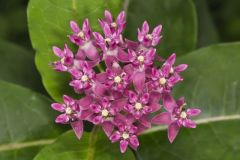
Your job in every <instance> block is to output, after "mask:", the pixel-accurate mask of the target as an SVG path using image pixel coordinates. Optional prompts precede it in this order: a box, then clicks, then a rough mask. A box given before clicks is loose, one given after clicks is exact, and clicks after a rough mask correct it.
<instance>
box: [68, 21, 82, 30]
mask: <svg viewBox="0 0 240 160" xmlns="http://www.w3.org/2000/svg"><path fill="white" fill-rule="evenodd" d="M70 27H71V28H72V31H73V32H75V33H79V32H80V29H79V27H78V24H77V23H76V22H75V21H70Z"/></svg>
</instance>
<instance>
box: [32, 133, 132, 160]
mask: <svg viewBox="0 0 240 160" xmlns="http://www.w3.org/2000/svg"><path fill="white" fill-rule="evenodd" d="M45 159H51V160H77V159H78V160H113V159H117V160H133V159H135V158H134V155H133V153H132V152H131V151H130V150H129V149H128V150H127V152H126V153H124V154H121V153H120V150H119V144H118V143H115V144H111V142H110V140H108V139H107V137H106V135H104V133H102V132H92V133H84V135H83V137H82V138H81V139H80V140H77V139H76V136H75V135H74V133H73V132H72V131H70V132H67V133H65V134H63V135H62V136H60V137H59V138H58V139H57V140H56V142H55V143H53V144H51V145H49V146H47V147H45V148H44V149H42V150H41V151H40V152H39V154H38V155H37V156H36V157H35V158H34V160H45Z"/></svg>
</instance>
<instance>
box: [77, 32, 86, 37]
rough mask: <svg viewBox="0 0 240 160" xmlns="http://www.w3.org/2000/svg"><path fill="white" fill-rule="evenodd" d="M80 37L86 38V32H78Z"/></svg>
mask: <svg viewBox="0 0 240 160" xmlns="http://www.w3.org/2000/svg"><path fill="white" fill-rule="evenodd" d="M78 37H81V38H82V39H84V38H85V34H84V33H83V31H80V32H79V33H78Z"/></svg>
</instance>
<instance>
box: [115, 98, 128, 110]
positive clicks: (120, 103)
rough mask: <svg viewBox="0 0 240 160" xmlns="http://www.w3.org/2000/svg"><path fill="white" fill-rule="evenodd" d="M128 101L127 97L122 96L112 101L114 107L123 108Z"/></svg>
mask: <svg viewBox="0 0 240 160" xmlns="http://www.w3.org/2000/svg"><path fill="white" fill-rule="evenodd" d="M126 103H127V98H121V99H119V100H114V101H113V102H112V107H113V108H116V109H117V110H121V109H122V108H123V107H124V106H125V105H126Z"/></svg>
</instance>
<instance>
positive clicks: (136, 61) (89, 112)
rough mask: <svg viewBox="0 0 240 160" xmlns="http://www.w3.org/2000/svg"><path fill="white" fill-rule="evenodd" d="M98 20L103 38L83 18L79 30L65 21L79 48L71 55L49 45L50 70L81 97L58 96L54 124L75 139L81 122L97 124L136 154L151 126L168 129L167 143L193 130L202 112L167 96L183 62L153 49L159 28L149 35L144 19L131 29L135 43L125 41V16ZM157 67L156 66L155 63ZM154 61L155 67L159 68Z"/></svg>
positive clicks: (107, 12)
mask: <svg viewBox="0 0 240 160" xmlns="http://www.w3.org/2000/svg"><path fill="white" fill-rule="evenodd" d="M104 15H105V18H104V19H99V23H100V26H101V28H102V30H103V34H101V33H99V32H92V29H91V27H90V23H89V21H88V19H85V20H84V21H83V25H82V28H80V27H79V26H78V24H77V23H76V22H75V21H71V22H70V28H71V30H72V34H71V35H68V37H69V39H70V41H71V42H72V43H73V44H75V45H76V47H78V50H77V52H76V53H73V52H72V51H71V49H70V48H69V47H68V46H67V45H66V44H65V45H64V48H63V49H60V48H58V47H56V46H54V47H53V52H54V54H55V55H56V56H57V57H59V58H60V59H59V60H58V61H55V62H53V63H52V64H53V66H54V67H53V68H54V69H55V70H56V71H59V72H67V73H69V74H70V75H71V77H72V78H71V80H69V86H71V87H72V88H73V90H74V91H75V92H76V93H77V94H81V95H82V98H81V99H73V98H71V97H69V96H67V95H63V101H64V103H53V104H52V108H53V109H54V110H57V111H59V112H61V114H60V115H59V116H58V117H57V118H56V123H61V124H70V125H71V126H72V128H73V130H74V132H75V134H76V136H77V137H78V138H79V139H80V138H81V136H82V134H83V131H84V128H83V121H89V122H91V123H93V124H94V125H96V126H101V127H102V129H103V131H104V132H105V133H106V136H107V137H108V138H109V140H110V141H111V142H112V143H115V142H118V141H119V143H120V151H121V152H122V153H124V152H125V151H126V149H127V147H128V146H129V147H131V148H132V149H134V150H137V148H138V146H139V145H140V142H139V141H138V136H139V135H140V134H141V133H142V132H144V131H145V130H147V129H149V128H151V127H152V124H154V125H162V124H165V125H168V139H169V141H170V142H171V143H172V142H173V140H174V139H175V138H176V136H177V134H178V133H179V130H180V128H181V127H187V128H195V127H196V124H195V123H194V121H192V120H191V119H190V118H191V117H192V116H197V115H199V114H200V112H201V110H200V109H196V108H192V109H191V108H190V109H187V108H186V103H185V100H184V98H180V99H179V100H177V101H175V100H174V98H173V97H172V95H171V92H172V90H173V88H174V86H175V85H176V84H177V83H179V82H181V81H183V78H182V77H181V75H180V74H181V72H183V71H184V70H185V69H186V68H187V65H186V64H180V65H174V63H175V60H176V54H175V53H173V54H171V55H170V56H169V57H168V58H167V59H166V60H164V59H163V58H161V57H160V56H159V55H158V53H157V50H156V48H154V47H156V46H157V45H158V44H159V42H160V40H161V38H162V35H161V31H162V26H161V25H158V26H156V27H155V28H154V29H153V31H152V33H151V32H150V31H149V25H148V23H147V21H144V22H143V25H142V26H141V28H139V29H138V30H136V36H137V39H138V41H137V42H135V41H131V40H128V39H125V38H124V37H123V35H122V32H123V31H124V29H125V26H126V20H125V12H124V11H122V12H121V13H119V15H118V16H117V18H116V19H114V18H113V16H112V14H111V13H110V12H109V11H107V10H106V11H105V14H104ZM156 61H158V62H159V63H160V64H162V65H161V66H160V67H159V66H155V65H154V64H155V63H154V62H156ZM159 63H158V64H159Z"/></svg>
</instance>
